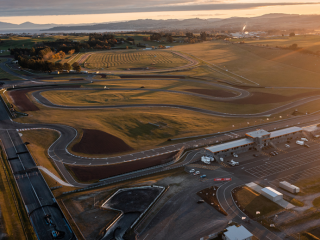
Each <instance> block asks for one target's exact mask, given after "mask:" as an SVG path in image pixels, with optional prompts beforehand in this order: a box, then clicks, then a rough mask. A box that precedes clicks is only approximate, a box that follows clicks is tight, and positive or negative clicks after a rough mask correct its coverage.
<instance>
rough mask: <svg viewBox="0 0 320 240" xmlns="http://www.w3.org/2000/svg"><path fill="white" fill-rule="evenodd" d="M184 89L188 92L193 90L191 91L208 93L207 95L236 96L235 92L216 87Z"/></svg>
mask: <svg viewBox="0 0 320 240" xmlns="http://www.w3.org/2000/svg"><path fill="white" fill-rule="evenodd" d="M184 90H185V91H188V92H193V93H199V94H203V95H208V96H214V97H226V98H227V97H235V96H237V95H236V94H234V93H232V92H228V91H224V90H222V89H221V90H216V89H184Z"/></svg>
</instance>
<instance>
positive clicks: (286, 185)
mask: <svg viewBox="0 0 320 240" xmlns="http://www.w3.org/2000/svg"><path fill="white" fill-rule="evenodd" d="M279 187H281V188H282V189H284V190H287V191H288V192H291V193H298V192H300V188H299V187H297V186H295V185H292V184H290V183H288V182H286V181H282V182H279Z"/></svg>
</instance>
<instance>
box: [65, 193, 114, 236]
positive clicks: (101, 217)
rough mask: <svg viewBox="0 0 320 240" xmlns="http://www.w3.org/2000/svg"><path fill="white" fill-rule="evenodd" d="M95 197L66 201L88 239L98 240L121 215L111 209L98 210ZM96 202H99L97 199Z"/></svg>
mask: <svg viewBox="0 0 320 240" xmlns="http://www.w3.org/2000/svg"><path fill="white" fill-rule="evenodd" d="M94 196H95V195H93V196H92V197H90V198H89V199H85V200H81V199H79V198H71V199H66V200H65V201H64V203H65V205H66V207H67V208H68V210H69V212H70V213H71V215H72V217H73V219H74V220H75V222H76V223H77V225H78V227H79V228H80V230H81V232H82V234H83V235H84V237H85V238H86V239H98V238H97V236H98V235H99V233H100V232H102V231H104V229H105V228H106V227H107V226H108V225H110V224H111V223H112V222H113V221H114V220H115V219H116V218H117V217H118V216H119V214H120V212H118V211H114V210H111V209H103V208H98V207H97V206H98V204H96V206H95V207H94V206H93V200H94V199H93V197H94ZM95 200H96V201H97V197H96V199H95ZM88 223H90V224H88Z"/></svg>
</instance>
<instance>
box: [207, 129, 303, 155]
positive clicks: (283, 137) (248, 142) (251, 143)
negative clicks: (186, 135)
mask: <svg viewBox="0 0 320 240" xmlns="http://www.w3.org/2000/svg"><path fill="white" fill-rule="evenodd" d="M301 136H302V128H300V127H290V128H285V129H281V130H277V131H273V132H268V131H265V130H263V129H259V130H257V131H253V132H249V133H247V134H246V138H243V139H239V140H235V141H231V142H226V143H223V144H218V145H214V146H211V147H207V148H206V150H208V151H210V152H211V153H212V155H214V156H217V157H228V156H231V155H232V154H234V153H235V154H239V153H243V152H247V151H250V150H257V151H260V150H262V149H263V148H264V147H267V146H269V145H270V144H272V143H273V144H277V143H282V142H286V141H289V140H295V139H298V138H301Z"/></svg>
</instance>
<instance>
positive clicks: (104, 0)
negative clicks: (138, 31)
mask: <svg viewBox="0 0 320 240" xmlns="http://www.w3.org/2000/svg"><path fill="white" fill-rule="evenodd" d="M0 4H1V8H0V22H9V23H15V24H20V23H23V22H26V21H29V22H33V23H38V24H46V23H55V24H80V23H86V24H88V23H102V22H103V23H105V22H115V21H126V20H136V19H189V18H202V19H207V18H229V17H254V16H260V15H263V14H268V13H286V14H319V13H320V0H307V1H299V0H116V1H114V0H112V1H110V0H23V1H21V0H0Z"/></svg>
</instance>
